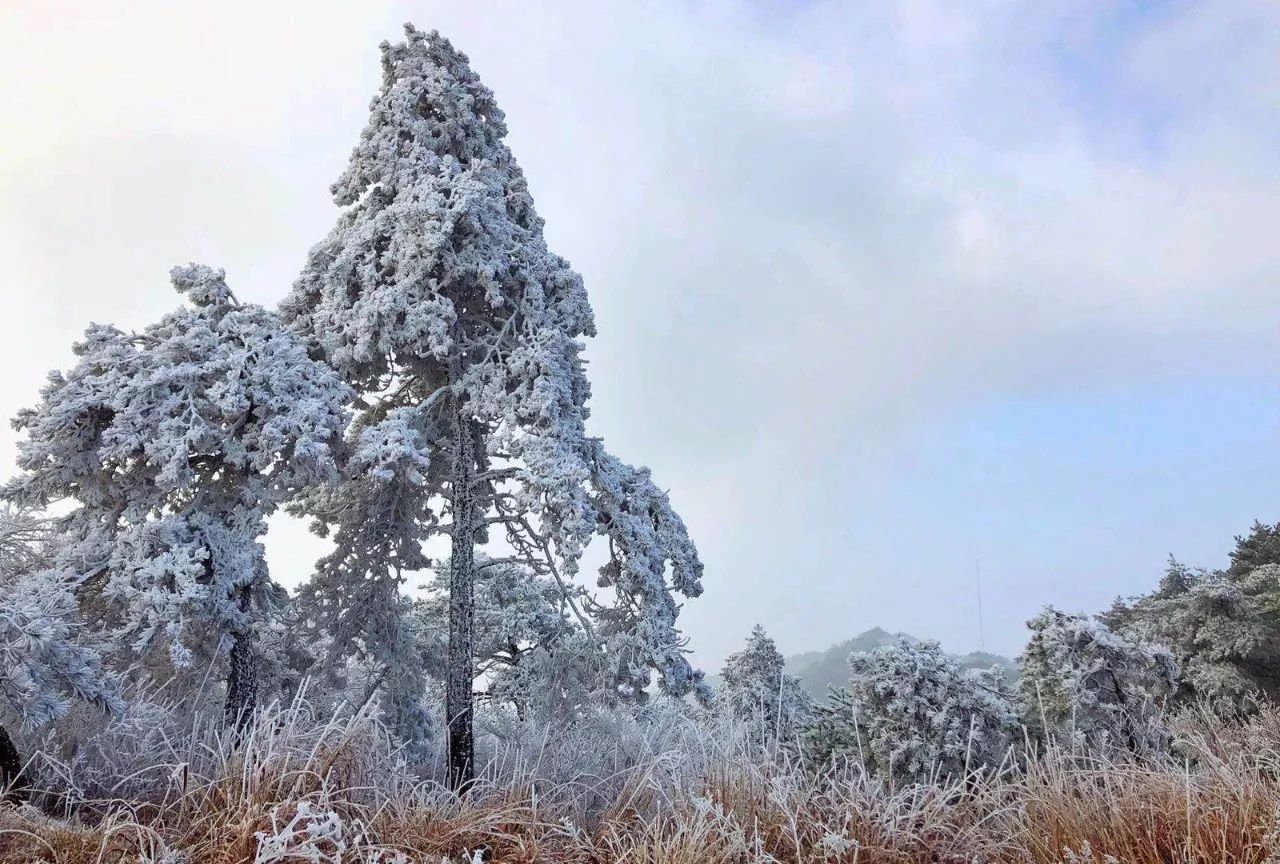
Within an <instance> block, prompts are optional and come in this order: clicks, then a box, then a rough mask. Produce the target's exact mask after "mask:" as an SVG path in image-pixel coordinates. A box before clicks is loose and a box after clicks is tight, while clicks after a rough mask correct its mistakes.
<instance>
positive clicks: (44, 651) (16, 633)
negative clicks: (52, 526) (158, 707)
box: [0, 508, 120, 788]
mask: <svg viewBox="0 0 1280 864" xmlns="http://www.w3.org/2000/svg"><path fill="white" fill-rule="evenodd" d="M48 540H49V523H48V522H47V521H45V520H42V519H37V518H35V517H33V516H31V515H30V514H27V513H22V512H17V511H14V510H10V509H8V508H0V702H2V703H3V705H2V710H0V719H2V720H3V722H2V723H0V787H9V788H16V787H20V786H21V785H22V784H21V778H20V773H21V769H22V759H21V757H20V756H19V755H18V750H17V747H16V746H15V745H14V743H13V740H12V739H11V738H10V736H9V732H8V729H7V728H6V727H5V725H3V723H8V722H9V720H10V719H16V720H17V721H18V722H20V723H21V724H22V726H23V727H24V728H26V729H31V728H34V727H37V726H42V725H44V724H46V723H48V722H50V721H52V720H56V719H58V718H59V717H61V716H63V715H64V714H65V713H66V712H67V710H68V708H70V706H71V702H72V701H73V700H83V701H85V702H88V703H91V704H94V705H97V706H98V707H100V708H102V709H104V710H108V711H114V710H118V709H119V708H120V700H119V696H118V695H117V693H116V688H115V681H114V679H113V678H112V676H110V675H109V674H107V673H106V672H104V670H103V669H102V662H101V656H100V654H99V652H98V649H97V646H96V645H93V644H91V643H90V642H88V641H87V639H86V636H85V633H84V632H83V629H82V627H81V624H80V620H79V615H78V614H77V609H76V598H75V588H76V587H77V583H76V580H75V579H74V578H73V577H71V576H70V575H68V574H65V573H60V572H58V571H55V570H51V569H49V566H48V565H49V563H50V562H49V551H48Z"/></svg>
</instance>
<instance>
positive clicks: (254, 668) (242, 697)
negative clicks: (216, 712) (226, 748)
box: [222, 586, 258, 730]
mask: <svg viewBox="0 0 1280 864" xmlns="http://www.w3.org/2000/svg"><path fill="white" fill-rule="evenodd" d="M249 604H250V600H249V588H248V586H245V587H243V588H241V589H240V611H241V612H245V613H247V612H248V611H249ZM234 638H235V641H234V642H232V643H231V656H230V658H229V659H230V665H231V668H230V670H229V672H228V673H227V699H226V702H224V703H223V706H222V710H223V713H224V715H225V717H226V722H227V725H228V726H231V725H234V726H235V728H236V729H237V730H239V729H243V728H244V727H246V726H248V725H249V722H250V721H251V720H252V719H253V712H254V709H255V708H257V703H258V658H257V656H256V654H255V652H254V650H253V639H252V637H251V636H250V635H249V634H248V633H237V634H236V635H235V637H234Z"/></svg>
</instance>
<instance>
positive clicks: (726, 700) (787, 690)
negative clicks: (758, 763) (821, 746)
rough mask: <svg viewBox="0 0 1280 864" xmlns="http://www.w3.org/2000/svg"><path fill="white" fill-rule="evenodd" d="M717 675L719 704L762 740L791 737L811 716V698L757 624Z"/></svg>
mask: <svg viewBox="0 0 1280 864" xmlns="http://www.w3.org/2000/svg"><path fill="white" fill-rule="evenodd" d="M720 678H721V681H722V682H723V683H722V684H721V686H720V689H719V692H718V693H717V694H716V695H717V697H718V699H717V702H718V705H719V707H720V708H721V709H722V710H724V711H726V712H727V713H729V714H730V715H731V716H734V717H737V718H739V719H741V720H745V721H747V722H748V723H749V724H750V725H751V728H752V729H753V731H754V732H755V733H756V734H757V735H758V736H759V738H760V739H761V740H762V741H766V742H768V741H784V742H786V741H793V740H794V739H795V736H796V734H797V732H798V731H799V730H800V729H802V728H803V727H804V726H806V725H807V724H808V723H809V721H810V720H811V718H812V715H813V700H812V699H810V698H809V694H808V693H806V692H805V691H804V688H803V687H801V686H800V681H799V680H798V679H797V678H795V677H793V676H791V675H788V674H786V661H785V660H784V659H783V656H782V652H780V651H779V650H778V646H777V645H775V644H774V642H773V640H772V639H770V638H769V635H768V634H767V633H765V631H764V628H763V627H761V626H760V625H759V624H757V625H756V626H755V627H754V628H753V629H752V630H751V635H750V636H748V637H747V644H746V646H745V647H744V648H743V649H742V650H741V651H738V652H737V653H735V654H730V655H729V657H728V659H727V660H725V664H724V669H722V670H721V672H720Z"/></svg>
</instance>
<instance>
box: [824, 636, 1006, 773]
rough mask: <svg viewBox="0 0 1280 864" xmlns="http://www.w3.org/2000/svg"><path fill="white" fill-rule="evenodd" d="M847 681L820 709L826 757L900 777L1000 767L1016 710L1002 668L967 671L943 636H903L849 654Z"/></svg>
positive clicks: (826, 759)
mask: <svg viewBox="0 0 1280 864" xmlns="http://www.w3.org/2000/svg"><path fill="white" fill-rule="evenodd" d="M849 667H850V677H849V685H848V687H847V688H843V689H841V690H837V691H834V692H833V693H832V696H831V700H830V702H829V703H828V704H826V705H822V706H820V707H819V708H818V713H817V719H816V721H815V723H814V724H813V726H812V727H811V728H810V729H809V732H808V735H807V744H808V753H809V756H810V758H811V759H815V760H817V761H819V762H825V761H829V760H831V759H833V758H836V759H850V760H857V761H861V762H862V764H863V765H865V767H866V768H867V770H868V771H870V772H871V773H872V774H874V775H876V776H879V777H882V778H884V779H887V780H892V781H894V782H898V783H916V782H925V781H927V780H929V779H934V778H939V777H941V778H948V777H949V778H955V777H963V776H965V775H966V774H968V773H969V772H972V771H975V770H977V769H980V768H994V767H997V766H999V765H1000V764H1001V763H1002V762H1003V761H1004V760H1005V758H1006V756H1007V755H1008V752H1009V749H1010V747H1011V746H1012V745H1013V743H1014V741H1015V734H1016V731H1017V717H1016V714H1015V712H1014V709H1013V705H1012V703H1011V701H1010V699H1009V698H1008V696H1007V695H1006V694H1005V693H1004V691H1003V689H1002V685H1003V679H1002V677H1001V676H1000V675H999V674H998V673H997V672H995V671H984V670H968V671H966V670H963V669H961V668H960V666H959V665H958V664H957V663H956V661H955V660H954V659H953V658H951V657H948V656H947V655H946V654H944V653H943V652H942V649H941V648H940V647H939V645H938V643H937V642H931V641H924V642H915V641H912V640H909V639H907V638H905V637H899V638H898V640H897V641H896V642H895V643H893V644H891V645H885V646H882V647H880V648H877V649H876V650H874V651H870V652H862V653H857V654H853V655H852V656H850V658H849Z"/></svg>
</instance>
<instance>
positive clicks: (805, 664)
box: [787, 627, 1017, 699]
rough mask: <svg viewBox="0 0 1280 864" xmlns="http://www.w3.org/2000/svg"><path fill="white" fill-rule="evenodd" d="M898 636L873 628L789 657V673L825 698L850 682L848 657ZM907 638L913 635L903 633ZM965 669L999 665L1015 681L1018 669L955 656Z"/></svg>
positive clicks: (975, 655) (979, 654) (1000, 661)
mask: <svg viewBox="0 0 1280 864" xmlns="http://www.w3.org/2000/svg"><path fill="white" fill-rule="evenodd" d="M897 635H898V634H895V633H890V632H889V631H888V630H885V629H883V628H880V627H872V628H871V629H870V630H867V631H866V632H864V633H859V634H858V635H857V636H854V637H853V638H852V639H848V640H846V641H844V642H837V643H836V644H835V645H832V646H831V647H830V648H827V649H826V650H824V651H806V652H805V653H803V654H796V655H795V656H794V657H788V658H787V672H788V674H791V675H794V676H796V677H797V678H799V679H800V683H801V685H803V686H804V689H805V690H807V691H808V692H809V694H810V695H812V696H814V697H815V698H818V699H823V698H826V695H827V691H828V690H829V689H830V688H832V687H841V686H843V685H844V684H845V683H847V682H848V680H849V655H850V654H852V653H854V652H855V651H872V650H874V649H876V648H879V647H880V646H881V645H887V644H889V643H890V642H892V641H893V640H894V639H895V638H896V637H897ZM902 635H905V636H907V638H908V639H914V638H915V637H914V636H910V635H908V634H902ZM953 656H955V658H956V659H957V660H959V661H960V665H962V666H963V667H964V668H966V669H990V668H991V667H992V666H997V667H999V668H1000V669H1001V670H1003V671H1004V672H1005V674H1006V675H1007V676H1008V677H1009V679H1010V680H1012V679H1013V678H1014V677H1015V676H1016V675H1017V667H1016V666H1014V663H1013V661H1012V660H1010V659H1009V658H1008V657H1001V656H1000V655H998V654H991V653H988V652H986V651H972V652H970V653H968V654H960V655H953Z"/></svg>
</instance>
